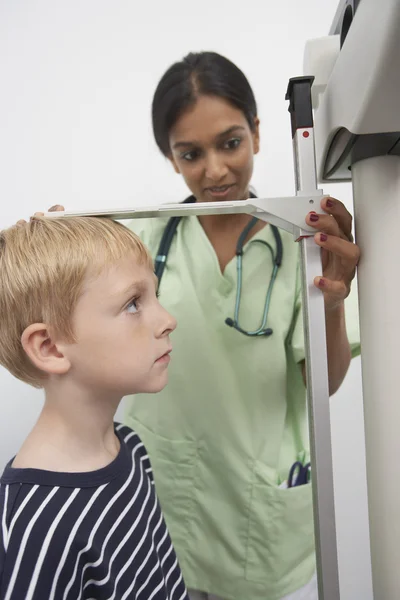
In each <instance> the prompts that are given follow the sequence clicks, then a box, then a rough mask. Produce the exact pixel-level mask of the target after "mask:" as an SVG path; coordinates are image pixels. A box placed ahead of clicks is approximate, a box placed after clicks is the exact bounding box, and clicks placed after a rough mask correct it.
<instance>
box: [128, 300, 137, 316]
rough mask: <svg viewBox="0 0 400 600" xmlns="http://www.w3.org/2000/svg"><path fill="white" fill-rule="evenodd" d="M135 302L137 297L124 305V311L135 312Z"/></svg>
mask: <svg viewBox="0 0 400 600" xmlns="http://www.w3.org/2000/svg"><path fill="white" fill-rule="evenodd" d="M137 302H138V298H134V299H133V300H131V301H130V302H129V304H128V305H127V307H126V311H127V312H128V313H136V312H137V311H138V307H137Z"/></svg>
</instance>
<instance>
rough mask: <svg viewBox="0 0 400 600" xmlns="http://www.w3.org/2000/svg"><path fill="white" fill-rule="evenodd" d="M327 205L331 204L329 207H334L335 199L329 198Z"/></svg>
mask: <svg viewBox="0 0 400 600" xmlns="http://www.w3.org/2000/svg"><path fill="white" fill-rule="evenodd" d="M326 205H327V206H329V208H332V206H333V205H334V202H333V200H327V201H326Z"/></svg>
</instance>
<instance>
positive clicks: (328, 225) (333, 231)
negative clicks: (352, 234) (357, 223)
mask: <svg viewBox="0 0 400 600" xmlns="http://www.w3.org/2000/svg"><path fill="white" fill-rule="evenodd" d="M306 223H307V224H308V225H311V227H314V228H315V229H318V230H319V231H323V232H325V233H327V234H329V235H332V236H337V237H345V235H344V234H343V232H342V231H341V229H340V227H339V224H338V222H337V221H336V219H335V218H334V217H333V216H331V215H325V214H317V213H315V212H310V213H308V215H307V216H306Z"/></svg>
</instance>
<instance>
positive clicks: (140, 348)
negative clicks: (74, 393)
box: [62, 255, 176, 396]
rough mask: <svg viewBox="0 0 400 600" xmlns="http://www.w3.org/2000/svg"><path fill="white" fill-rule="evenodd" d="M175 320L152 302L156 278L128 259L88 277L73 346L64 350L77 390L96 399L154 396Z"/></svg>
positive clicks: (159, 386)
mask: <svg viewBox="0 0 400 600" xmlns="http://www.w3.org/2000/svg"><path fill="white" fill-rule="evenodd" d="M175 327H176V321H175V319H174V318H173V317H172V316H171V315H170V314H169V313H168V312H167V311H166V310H165V309H164V308H162V306H161V305H160V303H159V302H158V299H157V297H156V278H155V275H154V274H153V272H152V271H151V270H150V269H149V268H148V267H147V266H144V265H142V266H141V265H138V264H137V262H136V259H135V257H134V256H133V255H130V256H128V257H126V258H124V259H121V260H120V261H119V262H118V263H117V264H115V265H113V266H111V267H110V268H108V269H106V270H104V271H103V272H102V273H101V274H100V275H99V276H95V277H92V278H91V277H90V276H87V278H86V281H85V283H84V287H83V293H82V295H81V297H80V298H79V300H78V303H77V306H76V309H75V312H74V316H73V331H74V333H75V337H76V342H75V343H72V344H63V349H62V351H63V353H64V354H65V355H66V356H67V357H68V359H69V361H70V364H71V368H70V370H69V376H70V377H72V379H73V382H74V383H77V384H78V385H79V388H83V389H87V390H88V391H92V390H93V391H96V390H98V392H99V394H101V395H104V394H106V395H108V394H110V395H115V394H118V396H124V395H126V394H132V393H138V392H158V391H160V390H162V389H163V387H164V386H165V385H166V383H167V377H168V376H167V371H168V363H169V360H170V357H169V352H170V351H171V343H170V340H169V334H170V333H171V332H172V331H173V330H174V329H175Z"/></svg>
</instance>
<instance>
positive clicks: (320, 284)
mask: <svg viewBox="0 0 400 600" xmlns="http://www.w3.org/2000/svg"><path fill="white" fill-rule="evenodd" d="M318 285H319V287H324V286H325V279H322V277H321V279H320V280H319V284H318Z"/></svg>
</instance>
